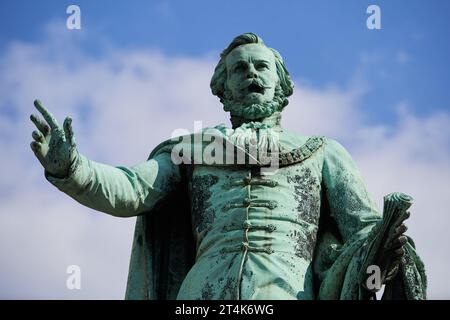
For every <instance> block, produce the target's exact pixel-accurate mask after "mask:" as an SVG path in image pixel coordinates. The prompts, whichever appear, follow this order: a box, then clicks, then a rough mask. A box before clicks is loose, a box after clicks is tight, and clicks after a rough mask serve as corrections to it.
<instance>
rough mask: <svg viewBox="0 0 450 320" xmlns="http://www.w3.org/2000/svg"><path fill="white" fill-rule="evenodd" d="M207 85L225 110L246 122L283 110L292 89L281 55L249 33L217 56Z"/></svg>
mask: <svg viewBox="0 0 450 320" xmlns="http://www.w3.org/2000/svg"><path fill="white" fill-rule="evenodd" d="M210 85H211V90H212V93H213V94H214V95H216V96H218V97H219V98H220V101H221V102H222V103H223V106H224V110H225V111H229V112H230V114H231V116H232V117H233V116H234V117H240V118H243V119H244V120H248V121H252V120H261V119H264V118H266V117H269V116H271V115H272V114H274V113H275V112H280V111H281V110H283V108H284V107H285V106H286V105H287V104H288V97H289V96H290V95H291V94H292V92H293V88H294V84H293V82H292V80H291V78H290V76H289V72H288V71H287V69H286V67H285V65H284V62H283V59H282V58H281V55H280V54H279V53H278V52H277V51H276V50H274V49H272V48H268V47H266V45H265V44H264V42H263V40H262V39H261V38H260V37H258V36H257V35H256V34H253V33H245V34H242V35H240V36H238V37H236V38H235V39H234V40H233V41H232V42H231V43H230V45H229V46H228V47H227V48H226V49H225V50H224V51H223V52H222V53H221V55H220V61H219V63H218V64H217V66H216V68H215V70H214V75H213V77H212V79H211V84H210Z"/></svg>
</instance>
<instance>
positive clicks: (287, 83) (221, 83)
mask: <svg viewBox="0 0 450 320" xmlns="http://www.w3.org/2000/svg"><path fill="white" fill-rule="evenodd" d="M252 43H259V44H261V45H264V46H266V45H265V44H264V41H263V40H262V39H261V38H260V37H258V36H257V35H256V34H254V33H244V34H241V35H240V36H237V37H236V38H234V40H233V41H232V42H231V43H230V44H229V45H228V47H227V48H226V49H225V50H223V51H222V53H221V54H220V60H219V63H218V64H217V66H216V68H215V69H214V74H213V76H212V78H211V83H210V87H211V91H212V93H213V95H215V96H217V97H219V99H220V101H221V102H222V103H223V102H224V98H226V96H227V92H226V91H227V89H226V86H225V84H226V81H227V68H226V64H225V58H226V57H227V55H228V54H229V53H230V52H231V51H232V50H233V49H235V48H237V47H239V46H242V45H245V44H252ZM266 48H267V46H266ZM268 49H270V50H271V51H272V53H273V55H274V57H275V65H276V70H277V74H278V78H279V79H280V83H279V85H280V87H281V92H282V98H283V102H282V107H283V108H284V107H285V106H287V104H288V103H289V102H288V99H287V98H288V97H289V96H290V95H292V93H293V92H294V83H293V82H292V80H291V77H290V76H289V72H288V71H287V69H286V66H285V65H284V62H283V58H282V57H281V55H280V54H279V53H278V51H276V50H275V49H272V48H268Z"/></svg>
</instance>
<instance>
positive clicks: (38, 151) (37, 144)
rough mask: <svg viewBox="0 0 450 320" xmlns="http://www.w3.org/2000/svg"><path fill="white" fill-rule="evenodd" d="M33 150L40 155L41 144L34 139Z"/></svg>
mask: <svg viewBox="0 0 450 320" xmlns="http://www.w3.org/2000/svg"><path fill="white" fill-rule="evenodd" d="M30 146H31V150H33V152H34V154H35V155H37V156H40V151H41V144H40V143H39V142H37V141H33V142H31V143H30Z"/></svg>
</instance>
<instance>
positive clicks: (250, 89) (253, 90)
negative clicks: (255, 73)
mask: <svg viewBox="0 0 450 320" xmlns="http://www.w3.org/2000/svg"><path fill="white" fill-rule="evenodd" d="M247 91H248V93H260V94H264V87H262V86H260V85H258V84H256V83H252V84H251V85H249V86H248V87H247Z"/></svg>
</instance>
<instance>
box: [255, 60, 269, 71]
mask: <svg viewBox="0 0 450 320" xmlns="http://www.w3.org/2000/svg"><path fill="white" fill-rule="evenodd" d="M255 68H256V70H265V69H269V66H268V65H267V63H265V62H258V63H257V64H256V65H255Z"/></svg>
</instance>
